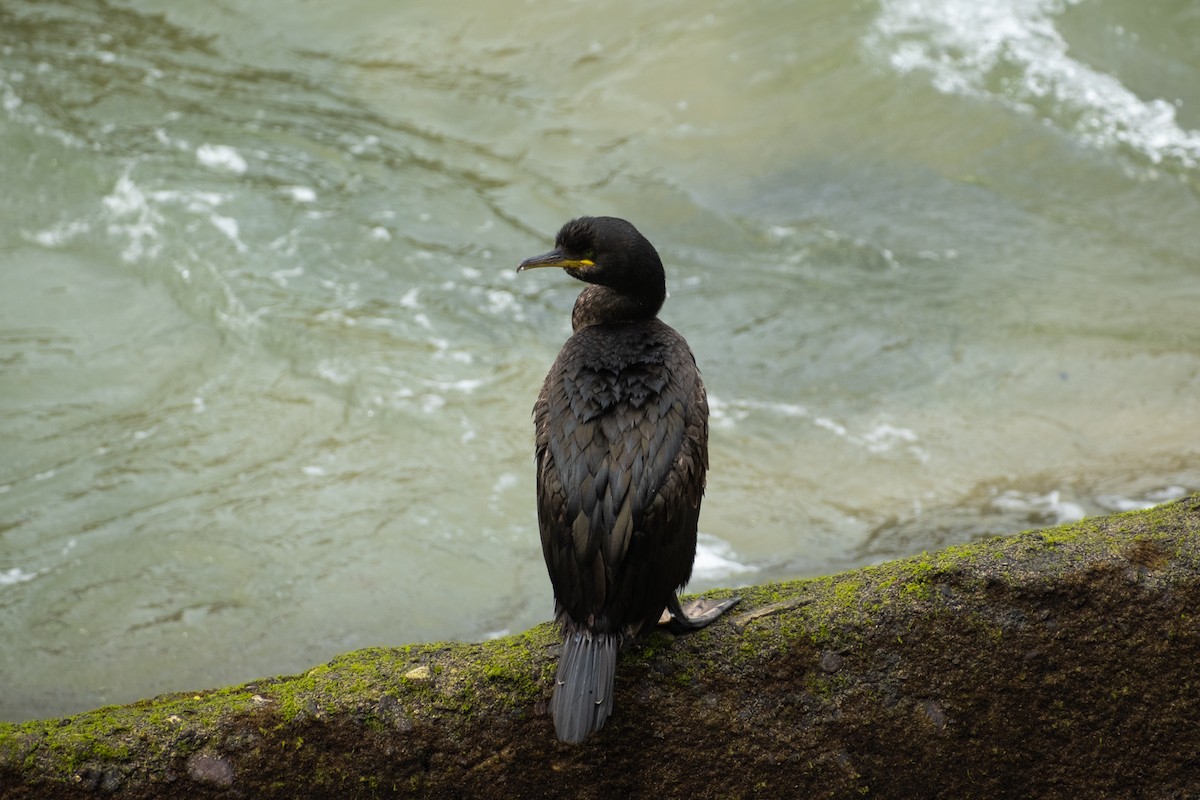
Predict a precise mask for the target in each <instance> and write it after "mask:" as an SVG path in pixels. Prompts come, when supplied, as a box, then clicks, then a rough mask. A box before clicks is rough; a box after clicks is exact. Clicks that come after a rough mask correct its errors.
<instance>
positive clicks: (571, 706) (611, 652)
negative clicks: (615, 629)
mask: <svg viewBox="0 0 1200 800" xmlns="http://www.w3.org/2000/svg"><path fill="white" fill-rule="evenodd" d="M619 644H620V636H619V634H616V633H591V632H590V631H567V635H566V639H565V640H564V641H563V649H562V657H561V658H560V659H559V661H558V676H557V678H556V680H555V685H554V696H553V697H552V698H551V700H550V714H551V716H553V717H554V730H555V732H556V733H557V734H558V738H559V739H560V740H561V741H564V742H582V741H583V740H584V739H586V738H587V737H588V736H589V735H590V734H592V733H594V732H596V731H598V730H600V728H601V727H603V726H604V721H605V720H607V719H608V715H609V714H611V713H612V707H613V698H612V692H613V677H614V676H615V675H616V671H617V650H618V649H619V648H618V645H619Z"/></svg>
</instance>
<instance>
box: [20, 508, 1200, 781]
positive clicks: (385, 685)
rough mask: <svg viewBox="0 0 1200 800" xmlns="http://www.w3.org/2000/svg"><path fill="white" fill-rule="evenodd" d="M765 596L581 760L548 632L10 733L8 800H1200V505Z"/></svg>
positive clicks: (394, 655) (627, 664)
mask: <svg viewBox="0 0 1200 800" xmlns="http://www.w3.org/2000/svg"><path fill="white" fill-rule="evenodd" d="M713 594H714V595H715V596H718V595H722V594H727V593H721V592H716V593H713ZM740 594H742V595H743V598H744V599H743V601H742V604H741V605H740V606H738V607H737V608H736V609H735V610H734V611H733V612H732V613H731V614H730V615H728V617H727V618H725V619H722V620H721V621H719V622H718V623H717V624H715V625H713V626H712V627H710V628H708V629H706V630H703V631H700V632H699V633H695V634H690V635H688V636H685V637H681V638H678V639H675V638H672V637H670V636H669V635H667V634H665V633H662V634H656V635H654V636H651V637H649V638H648V639H646V640H644V641H643V642H641V643H640V644H638V645H637V646H635V647H633V648H632V649H631V650H629V651H628V652H626V653H625V654H624V655H623V656H622V658H621V662H620V666H619V670H618V677H617V688H616V710H615V712H614V714H613V717H612V719H611V720H610V721H609V723H608V725H607V726H606V727H605V728H604V729H603V730H602V731H600V733H599V734H598V735H596V736H595V737H593V738H592V739H591V740H589V741H588V742H586V743H585V744H583V745H580V746H569V745H563V744H560V743H558V742H557V741H556V740H555V738H554V733H553V729H552V726H551V724H550V721H549V719H548V717H547V716H546V714H545V704H546V700H547V698H548V696H549V690H550V685H551V681H552V680H553V674H554V663H555V662H554V659H555V655H556V651H557V636H556V634H555V631H554V629H553V628H552V627H551V626H550V625H548V624H547V625H542V626H539V627H537V628H534V629H533V630H531V631H529V632H528V633H525V634H522V635H520V636H514V637H509V638H507V639H501V640H497V641H494V642H486V643H482V644H432V645H414V646H408V647H400V648H392V649H372V650H363V651H358V652H355V653H350V654H347V655H345V656H341V657H339V658H337V659H335V660H334V661H332V662H331V663H329V664H327V665H324V666H320V667H316V668H314V669H312V670H310V671H309V672H307V673H305V674H304V675H298V676H293V677H282V678H272V679H267V680H261V681H256V682H254V683H250V684H246V685H244V686H238V687H233V688H224V689H217V690H212V691H203V692H196V693H186V694H176V695H164V696H162V697H158V698H154V699H152V700H144V701H141V702H138V703H134V704H132V705H128V706H119V707H108V708H102V709H98V710H96V711H91V712H88V713H85V714H79V715H76V716H73V717H67V718H64V719H61V720H49V721H39V722H32V723H26V724H19V725H12V724H0V797H2V798H33V797H37V798H41V797H64V798H66V797H71V798H76V797H95V796H99V797H127V798H175V797H178V798H205V797H246V798H270V797H288V798H292V797H318V798H319V797H329V798H345V797H372V796H384V797H389V796H414V797H464V798H468V797H469V798H512V797H585V798H611V797H663V798H667V797H683V796H686V797H689V798H737V797H746V798H750V797H770V798H777V797H806V798H823V797H831V798H832V797H862V796H869V797H896V798H917V797H921V798H925V797H947V798H969V797H981V798H996V797H1039V798H1056V797H1070V798H1081V797H1087V798H1093V797H1095V798H1102V797H1146V798H1184V797H1198V796H1200V618H1198V614H1200V496H1193V497H1190V498H1186V499H1183V500H1180V501H1178V502H1176V503H1172V504H1169V505H1165V506H1160V507H1158V508H1155V509H1151V510H1148V511H1138V512H1131V513H1128V514H1119V515H1114V516H1111V517H1102V518H1094V519H1088V520H1084V521H1083V522H1081V523H1078V524H1075V525H1068V526H1063V527H1060V528H1052V529H1047V530H1043V531H1032V532H1028V533H1024V534H1020V535H1017V536H1012V537H1006V538H997V539H989V540H986V541H982V542H978V543H975V544H971V545H966V546H960V547H955V548H951V549H949V550H945V551H942V552H939V553H935V554H931V555H925V556H921V557H917V558H912V559H905V560H902V561H895V562H891V563H888V564H884V565H881V566H878V567H872V568H869V569H862V570H856V571H853V572H848V573H844V574H841V575H835V576H832V577H828V578H821V579H817V580H807V581H796V582H790V583H785V584H773V585H766V586H758V587H751V588H749V589H745V590H741V591H740Z"/></svg>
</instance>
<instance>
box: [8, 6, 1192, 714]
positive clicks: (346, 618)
mask: <svg viewBox="0 0 1200 800" xmlns="http://www.w3.org/2000/svg"><path fill="white" fill-rule="evenodd" d="M164 8H165V10H164ZM1197 43H1200V12H1198V11H1197V9H1196V6H1195V5H1194V4H1193V3H1187V2H1176V3H1157V4H1153V7H1152V8H1151V7H1147V6H1146V5H1145V4H1139V3H1133V2H1130V1H1129V0H1121V1H1120V2H1118V1H1117V0H1110V1H1108V2H1084V1H1080V2H1065V1H1063V2H1051V1H1050V0H1005V2H1001V3H997V4H990V5H987V7H986V8H984V7H983V6H981V5H980V4H978V3H974V2H969V1H968V0H909V2H900V1H898V0H896V1H889V0H879V2H877V3H862V4H857V5H854V6H852V7H849V8H848V7H846V5H845V4H843V3H837V2H832V0H823V1H822V2H816V1H814V2H808V3H803V4H779V5H778V6H775V7H763V6H761V4H722V3H700V4H697V3H683V2H657V3H617V4H613V5H611V6H610V7H609V8H607V9H606V10H605V11H604V13H596V10H595V9H594V8H593V7H591V6H587V5H585V4H578V3H572V4H549V3H538V2H524V1H523V0H522V2H494V3H487V4H479V5H478V7H474V8H469V9H466V10H464V9H463V8H461V7H457V6H456V7H453V8H451V7H449V6H446V7H444V8H443V7H435V6H433V5H432V4H429V5H427V6H416V7H414V6H413V5H412V4H399V5H398V4H394V3H385V2H380V1H379V0H358V1H357V2H351V3H349V4H339V5H337V6H336V7H334V6H332V5H329V4H310V3H300V2H286V1H285V0H276V2H272V3H248V2H232V3H225V4H221V5H220V6H213V5H212V4H199V5H185V6H179V4H173V5H169V6H166V7H164V6H162V5H161V4H154V3H149V2H125V3H101V2H86V0H80V2H74V3H56V2H44V1H43V0H39V1H38V2H36V3H35V2H27V3H21V2H11V3H7V4H5V5H4V6H3V7H2V8H0V153H2V154H3V156H2V158H0V183H2V185H3V186H4V191H3V192H2V193H0V369H2V372H0V448H2V452H3V457H2V459H0V645H2V650H0V719H23V718H29V717H38V716H49V715H56V714H63V713H69V712H72V711H78V710H81V709H84V708H87V707H90V706H94V705H97V704H100V703H107V702H123V701H129V700H133V699H136V698H138V697H142V696H147V695H152V694H154V693H157V692H162V691H169V690H186V689H192V688H199V687H204V686H211V685H219V684H225V683H232V682H237V681H242V680H248V679H251V678H254V677H259V676H262V675H268V674H275V673H280V672H294V671H299V670H302V669H304V668H306V667H308V666H311V665H313V664H316V663H320V662H321V661H323V660H326V659H328V658H330V657H331V656H333V655H334V654H336V653H338V652H342V651H345V650H349V649H352V648H357V647H362V646H366V645H374V644H399V643H405V642H411V641H422V640H433V639H445V638H451V639H479V638H483V637H486V636H491V635H497V634H500V633H503V632H506V631H519V630H522V629H524V628H527V627H529V626H530V625H533V624H535V623H537V622H539V621H542V620H544V619H547V618H548V617H549V615H550V610H551V599H550V592H549V582H548V580H547V579H546V577H545V574H544V568H543V566H542V563H541V555H540V550H539V546H538V543H537V535H536V517H535V511H534V504H533V469H532V467H533V465H532V452H531V451H532V446H531V444H532V429H531V425H530V419H529V412H530V409H531V406H532V403H533V398H534V395H535V394H536V390H537V387H538V385H539V383H540V381H541V378H542V376H543V375H544V373H545V370H546V368H547V367H548V366H549V364H550V362H551V361H552V359H553V357H554V354H555V352H556V351H557V348H558V347H559V345H560V344H561V342H562V341H563V340H564V339H565V337H566V335H567V333H568V316H569V309H570V306H571V302H572V299H573V296H574V293H575V292H576V291H577V290H578V284H576V283H574V282H573V281H569V280H567V279H565V277H564V276H560V275H551V274H549V273H547V274H540V273H539V274H529V275H521V276H519V277H518V276H517V275H516V274H515V272H514V268H515V266H516V264H517V262H518V261H519V260H520V259H521V258H523V257H525V256H527V255H531V254H534V253H537V252H541V251H543V250H544V249H545V248H546V245H547V244H548V242H549V240H550V238H551V237H552V235H553V233H554V231H555V230H556V229H557V228H558V226H559V225H560V224H561V223H562V222H563V221H565V220H566V219H567V218H569V217H570V216H573V215H576V214H581V213H597V214H605V213H608V214H617V215H620V216H625V217H627V218H629V219H631V220H633V221H634V222H635V223H636V224H637V225H638V226H639V227H640V228H641V229H642V230H643V231H644V232H645V233H647V234H648V235H649V237H650V238H651V240H652V241H653V242H654V243H655V244H656V245H657V246H658V248H659V250H660V251H661V252H662V254H663V256H664V259H665V261H666V263H667V265H668V281H669V287H670V290H671V295H672V296H671V298H670V299H669V300H668V303H667V305H666V307H665V310H664V317H665V318H666V319H667V321H668V322H670V323H671V324H673V325H675V326H676V327H677V328H679V329H680V330H681V331H683V332H684V334H685V335H686V336H687V337H688V339H689V341H690V342H691V344H692V346H693V349H694V350H695V351H696V353H697V357H698V359H699V361H700V364H701V367H702V369H703V370H704V373H705V378H706V382H707V384H708V386H709V390H710V393H711V395H712V401H713V402H712V405H713V413H714V417H713V426H712V472H711V476H710V481H709V491H708V496H707V500H706V503H705V508H704V514H703V516H702V518H701V528H702V532H703V538H702V547H701V553H700V557H699V560H698V567H697V576H696V580H694V581H693V588H698V589H699V588H705V587H711V586H719V585H737V584H740V583H747V582H757V581H764V580H771V579H777V578H784V577H793V576H805V575H815V574H822V573H828V572H831V571H835V570H839V569H843V568H847V567H851V566H855V565H861V564H868V563H874V562H877V561H880V560H883V559H887V558H893V557H897V556H901V555H905V554H909V553H913V552H919V551H921V550H924V549H932V548H936V547H941V546H943V545H946V544H949V543H953V542H958V541H965V540H970V539H972V538H975V537H978V536H983V535H988V534H992V533H1004V532H1010V531H1016V530H1020V529H1022V528H1026V527H1030V526H1034V525H1040V524H1049V523H1054V522H1057V521H1063V520H1069V519H1075V518H1078V517H1080V516H1082V515H1085V514H1097V513H1104V512H1106V511H1110V510H1123V509H1126V508H1133V507H1139V506H1144V505H1148V504H1153V503H1156V502H1162V501H1164V500H1168V499H1171V498H1174V497H1177V496H1180V495H1182V494H1184V493H1186V492H1189V491H1195V490H1198V489H1200V466H1197V465H1198V464H1200V459H1198V456H1200V437H1198V436H1197V435H1196V434H1195V431H1196V430H1197V429H1200V404H1198V401H1197V400H1196V398H1197V396H1200V323H1197V321H1196V319H1197V318H1196V309H1197V308H1198V307H1200V259H1198V257H1197V255H1196V254H1197V252H1200V199H1198V194H1200V55H1198V54H1200V47H1197Z"/></svg>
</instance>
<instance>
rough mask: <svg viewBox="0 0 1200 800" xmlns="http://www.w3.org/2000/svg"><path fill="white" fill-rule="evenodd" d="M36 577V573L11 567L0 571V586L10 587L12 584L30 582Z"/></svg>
mask: <svg viewBox="0 0 1200 800" xmlns="http://www.w3.org/2000/svg"><path fill="white" fill-rule="evenodd" d="M37 576H38V573H36V572H26V571H25V570H23V569H21V568H20V567H13V568H12V569H8V570H0V586H11V585H13V584H14V583H24V582H25V581H31V580H33V579H34V578H36V577H37Z"/></svg>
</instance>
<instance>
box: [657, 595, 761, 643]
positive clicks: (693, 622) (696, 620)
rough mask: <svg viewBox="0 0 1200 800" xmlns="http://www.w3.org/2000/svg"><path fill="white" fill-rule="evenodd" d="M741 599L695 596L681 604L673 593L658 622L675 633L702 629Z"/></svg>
mask: <svg viewBox="0 0 1200 800" xmlns="http://www.w3.org/2000/svg"><path fill="white" fill-rule="evenodd" d="M741 599H742V598H740V597H729V598H726V599H724V600H714V599H711V598H705V597H694V598H692V599H691V600H688V601H687V602H686V603H684V604H683V605H680V603H679V598H678V597H675V596H674V595H672V596H671V600H670V601H669V602H668V603H667V608H666V610H665V611H663V613H662V616H661V617H659V620H658V624H659V625H664V626H666V628H667V630H669V631H671V633H674V634H681V633H687V632H688V631H696V630H700V629H701V628H703V627H704V626H705V625H708V624H709V623H710V622H712V621H713V620H715V619H716V618H717V617H719V616H721V615H722V614H724V613H725V612H726V611H728V610H729V609H731V608H733V607H734V606H735V605H737V604H738V601H739V600H741Z"/></svg>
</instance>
